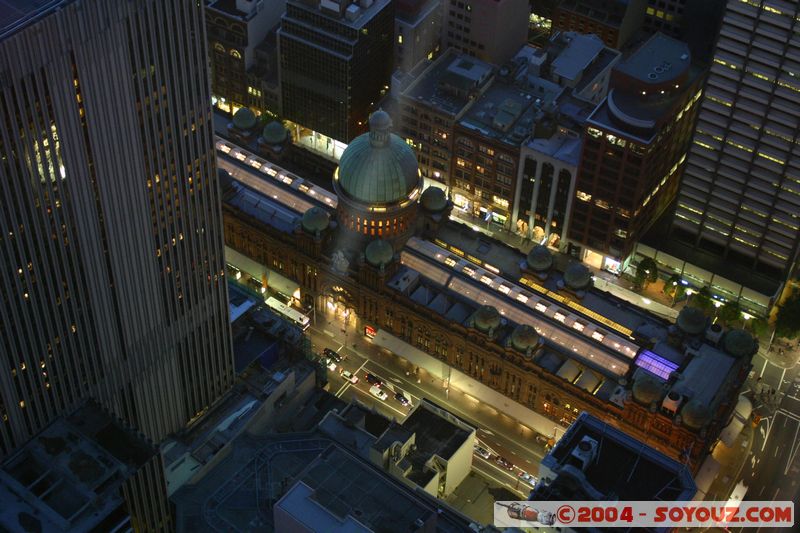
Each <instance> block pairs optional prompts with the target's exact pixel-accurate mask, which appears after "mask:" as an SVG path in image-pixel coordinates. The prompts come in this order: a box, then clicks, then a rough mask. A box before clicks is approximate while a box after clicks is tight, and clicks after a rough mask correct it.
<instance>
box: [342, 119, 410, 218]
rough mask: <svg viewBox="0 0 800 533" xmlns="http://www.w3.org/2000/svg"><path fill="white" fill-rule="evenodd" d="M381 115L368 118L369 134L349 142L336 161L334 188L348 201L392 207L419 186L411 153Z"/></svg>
mask: <svg viewBox="0 0 800 533" xmlns="http://www.w3.org/2000/svg"><path fill="white" fill-rule="evenodd" d="M391 126H392V121H391V119H390V118H389V115H388V114H387V113H386V112H384V111H376V112H375V113H373V114H372V117H370V132H369V133H365V134H364V135H359V136H358V137H356V138H355V139H354V140H353V142H351V143H350V144H349V145H348V147H347V148H346V149H345V151H344V153H343V154H342V157H341V159H340V160H339V169H338V186H339V188H341V191H342V192H343V193H344V194H346V195H347V196H348V197H350V198H352V199H353V200H357V201H359V202H364V203H366V204H392V203H397V202H401V201H403V200H405V199H407V198H408V197H409V195H410V194H411V192H412V191H413V190H414V189H415V188H418V187H420V186H421V185H422V178H421V175H420V173H419V166H418V163H417V158H416V156H415V155H414V151H413V150H412V149H411V147H410V146H409V145H408V144H406V142H405V141H404V140H403V139H401V138H400V137H398V136H397V135H395V134H393V133H391V132H390V130H391Z"/></svg>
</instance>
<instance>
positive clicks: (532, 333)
mask: <svg viewBox="0 0 800 533" xmlns="http://www.w3.org/2000/svg"><path fill="white" fill-rule="evenodd" d="M511 345H512V346H513V347H514V348H516V349H517V350H519V351H521V352H527V351H528V350H529V349H533V348H536V347H537V346H538V345H539V334H538V333H536V330H535V329H534V328H533V327H532V326H529V325H527V324H520V325H519V326H517V327H516V328H514V331H513V332H512V333H511Z"/></svg>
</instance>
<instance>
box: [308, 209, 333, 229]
mask: <svg viewBox="0 0 800 533" xmlns="http://www.w3.org/2000/svg"><path fill="white" fill-rule="evenodd" d="M330 222H331V216H330V215H329V214H328V212H327V211H325V210H324V209H322V208H321V207H317V206H314V207H310V208H308V209H307V210H306V212H305V213H303V218H302V222H301V223H302V224H303V229H304V230H306V231H307V232H309V233H311V234H314V233H317V232H318V231H320V232H321V231H325V230H326V229H327V228H328V225H329V224H330Z"/></svg>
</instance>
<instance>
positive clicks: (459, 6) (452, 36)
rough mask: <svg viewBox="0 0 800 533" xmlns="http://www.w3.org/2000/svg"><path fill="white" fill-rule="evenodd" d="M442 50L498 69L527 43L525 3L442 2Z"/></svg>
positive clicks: (494, 0)
mask: <svg viewBox="0 0 800 533" xmlns="http://www.w3.org/2000/svg"><path fill="white" fill-rule="evenodd" d="M443 4H444V5H443V9H444V25H443V27H442V43H443V46H444V48H445V49H447V48H455V49H456V50H458V51H459V52H462V53H465V54H467V55H470V56H472V57H476V58H478V59H480V60H481V61H486V62H487V63H492V64H495V65H499V64H501V63H505V62H506V61H508V60H509V59H511V58H512V57H514V54H516V53H517V50H519V47H520V46H522V45H523V44H525V42H526V41H527V40H528V18H529V16H530V6H529V5H528V2H527V0H443Z"/></svg>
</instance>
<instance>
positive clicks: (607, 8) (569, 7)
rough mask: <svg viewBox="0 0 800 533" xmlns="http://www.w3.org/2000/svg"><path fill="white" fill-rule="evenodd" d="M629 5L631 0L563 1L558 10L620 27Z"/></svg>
mask: <svg viewBox="0 0 800 533" xmlns="http://www.w3.org/2000/svg"><path fill="white" fill-rule="evenodd" d="M629 3H630V2H629V0H612V1H611V2H609V1H608V0H562V1H561V2H560V5H559V6H558V8H559V9H563V10H565V11H572V12H575V13H578V14H580V15H583V16H585V17H590V18H592V19H594V20H597V21H599V22H603V23H605V24H609V25H611V26H618V25H619V24H621V23H622V20H623V18H624V17H625V12H626V11H627V9H628V4H629Z"/></svg>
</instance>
